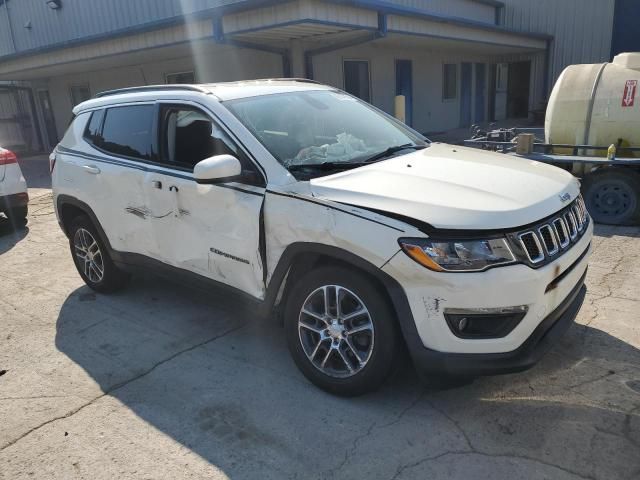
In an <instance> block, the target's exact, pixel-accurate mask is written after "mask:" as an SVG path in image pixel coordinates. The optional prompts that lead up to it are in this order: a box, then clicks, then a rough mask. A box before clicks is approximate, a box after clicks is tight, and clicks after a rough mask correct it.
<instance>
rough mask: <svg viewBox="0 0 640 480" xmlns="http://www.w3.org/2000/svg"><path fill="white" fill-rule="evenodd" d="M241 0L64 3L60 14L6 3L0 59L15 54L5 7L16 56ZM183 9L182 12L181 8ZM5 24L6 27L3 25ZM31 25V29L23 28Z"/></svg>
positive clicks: (20, 0)
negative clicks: (9, 24)
mask: <svg viewBox="0 0 640 480" xmlns="http://www.w3.org/2000/svg"><path fill="white" fill-rule="evenodd" d="M242 1H244V0H184V1H179V0H108V1H104V0H64V2H63V6H62V8H61V9H59V10H52V9H50V8H49V7H47V5H46V3H45V2H44V0H9V1H8V2H7V3H6V4H5V5H3V6H2V7H0V41H1V42H2V43H1V44H0V55H6V54H9V53H15V52H14V51H13V48H12V46H11V44H10V41H9V38H5V37H7V35H8V34H7V33H6V32H7V31H8V29H7V28H6V26H7V25H6V12H5V11H3V10H4V9H5V8H6V7H7V6H8V7H9V12H10V15H11V21H12V22H11V23H12V24H13V28H14V32H15V40H16V48H17V50H18V52H20V51H25V50H31V49H35V48H40V47H45V46H50V45H52V44H56V43H62V42H68V41H73V40H78V39H82V38H85V37H92V36H96V35H101V34H108V33H109V32H112V31H116V30H122V29H126V28H131V27H135V26H140V25H144V24H147V23H153V22H158V21H162V20H166V19H169V18H172V17H176V16H178V15H181V14H183V13H193V12H197V11H201V10H206V9H209V8H214V7H219V6H223V5H231V4H234V3H240V2H242ZM183 5H184V8H183ZM3 22H5V23H3ZM27 22H31V28H30V29H27V28H24V25H25V24H26V23H27Z"/></svg>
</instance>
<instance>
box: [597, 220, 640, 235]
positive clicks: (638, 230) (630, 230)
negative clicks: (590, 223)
mask: <svg viewBox="0 0 640 480" xmlns="http://www.w3.org/2000/svg"><path fill="white" fill-rule="evenodd" d="M593 233H594V235H597V236H600V237H607V238H611V237H614V236H619V237H632V238H638V237H640V225H638V226H617V225H601V224H599V223H597V224H596V225H595V227H594V229H593Z"/></svg>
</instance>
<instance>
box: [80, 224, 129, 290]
mask: <svg viewBox="0 0 640 480" xmlns="http://www.w3.org/2000/svg"><path fill="white" fill-rule="evenodd" d="M69 247H70V249H71V255H72V256H73V261H74V263H75V265H76V268H77V270H78V273H79V274H80V276H81V277H82V279H83V280H84V282H85V283H86V284H87V286H89V287H90V288H91V289H93V290H95V291H97V292H101V293H108V292H114V291H116V290H119V289H121V288H122V287H124V286H125V284H126V283H127V280H128V279H129V275H128V274H127V273H126V272H123V271H122V270H120V269H119V268H118V267H116V266H115V264H114V263H113V260H112V259H111V257H110V256H109V252H108V251H107V249H106V247H105V245H104V243H103V242H102V240H101V239H100V236H99V235H98V233H97V231H96V228H95V227H94V225H93V223H91V220H90V219H89V217H87V216H85V215H81V216H79V217H76V218H75V219H74V220H73V222H72V223H71V228H70V229H69Z"/></svg>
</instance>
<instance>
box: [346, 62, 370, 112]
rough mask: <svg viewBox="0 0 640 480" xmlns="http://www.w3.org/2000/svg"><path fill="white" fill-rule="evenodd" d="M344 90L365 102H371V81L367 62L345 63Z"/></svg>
mask: <svg viewBox="0 0 640 480" xmlns="http://www.w3.org/2000/svg"><path fill="white" fill-rule="evenodd" d="M344 89H345V91H347V92H349V93H350V94H351V95H355V96H356V97H358V98H360V99H362V100H364V101H365V102H371V79H370V76H369V62H368V61H367V60H345V61H344Z"/></svg>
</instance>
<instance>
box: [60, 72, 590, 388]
mask: <svg viewBox="0 0 640 480" xmlns="http://www.w3.org/2000/svg"><path fill="white" fill-rule="evenodd" d="M74 113H75V119H74V121H73V122H72V124H71V126H70V127H69V129H68V131H67V132H66V134H65V136H64V138H63V139H62V141H61V142H60V144H59V145H58V146H57V147H56V149H55V151H54V152H53V154H52V156H51V163H52V169H53V191H54V203H55V208H56V212H57V216H58V219H59V223H60V225H61V227H62V229H63V230H64V232H65V233H66V234H67V236H68V237H69V243H70V248H71V254H72V255H73V258H74V261H75V264H76V266H77V268H78V271H79V273H80V275H81V276H82V278H83V279H84V281H85V282H86V283H87V285H89V287H91V288H93V289H94V290H97V291H99V292H109V291H112V290H114V289H117V288H119V287H121V286H122V285H124V284H125V282H126V280H127V279H128V276H129V272H130V271H131V270H133V269H135V268H140V267H142V268H159V269H163V270H168V271H169V272H170V273H171V274H172V275H174V276H175V277H176V278H178V277H179V278H199V279H202V280H207V281H210V282H211V283H213V284H216V285H218V286H223V287H226V288H229V289H231V290H233V291H235V292H239V293H241V294H242V295H243V296H244V297H246V298H247V299H249V300H251V301H255V302H256V303H257V304H260V305H261V307H262V309H263V310H264V312H273V311H275V310H276V307H281V309H279V311H282V312H283V317H284V329H285V332H286V336H287V339H288V344H289V347H290V350H291V354H292V355H293V358H294V360H295V362H296V364H297V365H298V367H299V368H300V370H301V371H302V372H303V373H304V375H305V376H307V377H308V378H309V379H310V380H311V381H312V382H313V383H315V384H316V385H318V386H319V387H321V388H323V389H326V390H328V391H330V392H333V393H336V394H341V395H356V394H360V393H363V392H366V391H369V390H372V389H375V388H376V387H378V386H379V385H380V384H381V383H382V382H383V381H384V380H385V378H386V377H387V376H388V375H389V373H390V372H391V371H392V368H393V367H394V364H395V361H396V359H397V358H398V354H399V353H400V349H401V348H406V349H407V350H408V352H409V354H410V356H411V358H412V360H413V363H414V364H415V365H416V367H417V369H418V371H419V372H421V373H422V374H430V375H440V374H446V375H454V376H455V375H463V376H477V375H489V374H496V373H506V372H515V371H520V370H524V369H526V368H528V367H530V366H532V365H533V364H534V363H535V362H536V361H537V360H538V359H539V358H540V357H541V356H542V354H543V353H544V352H545V351H546V350H547V349H548V348H549V347H550V345H551V344H552V343H553V342H554V341H555V340H556V339H557V338H558V337H559V336H560V335H561V334H562V333H563V332H564V331H565V330H566V329H567V328H568V327H569V326H570V325H571V324H572V322H573V320H574V318H575V316H576V314H577V311H578V310H579V308H580V306H581V304H582V301H583V298H584V294H585V287H584V285H583V284H584V278H585V273H586V270H587V260H588V256H589V253H590V242H591V236H592V222H591V221H590V218H589V215H588V214H587V212H586V210H585V207H584V204H583V202H582V199H581V198H580V189H579V184H578V181H577V180H576V179H575V178H574V177H572V176H571V175H570V174H569V173H567V172H565V171H563V170H560V169H558V168H555V167H551V166H548V165H544V164H541V163H536V162H532V161H528V160H522V159H517V158H512V157H509V156H505V155H500V154H495V153H489V152H483V151H480V150H472V149H467V148H462V147H454V146H450V145H445V144H437V143H429V142H428V141H427V140H426V139H425V138H424V137H422V136H421V135H419V134H418V133H416V132H414V131H413V130H411V129H410V128H408V127H407V126H405V125H404V124H402V123H400V122H398V121H397V120H395V119H394V118H392V117H390V116H388V115H386V114H385V113H383V112H381V111H379V110H377V109H375V108H374V107H372V106H370V105H368V104H367V103H364V102H362V101H360V100H358V99H356V98H354V97H352V96H350V95H348V94H346V93H344V92H342V91H340V90H337V89H335V88H332V87H328V86H324V85H320V84H317V83H314V82H310V81H304V80H261V81H246V82H237V83H226V84H214V85H213V84H212V85H181V86H152V87H139V88H131V89H124V90H118V91H111V92H105V93H103V94H100V95H98V97H97V98H94V99H92V100H89V101H86V102H84V103H82V104H80V105H78V106H77V107H75V109H74Z"/></svg>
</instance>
